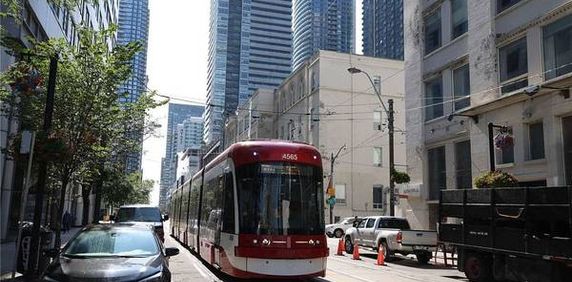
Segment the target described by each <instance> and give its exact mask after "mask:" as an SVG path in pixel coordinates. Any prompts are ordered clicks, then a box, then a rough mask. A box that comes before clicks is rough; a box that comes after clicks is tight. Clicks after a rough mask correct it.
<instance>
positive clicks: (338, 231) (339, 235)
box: [334, 228, 344, 238]
mask: <svg viewBox="0 0 572 282" xmlns="http://www.w3.org/2000/svg"><path fill="white" fill-rule="evenodd" d="M334 236H335V237H336V238H342V236H344V231H343V230H341V229H339V228H338V229H336V231H334Z"/></svg>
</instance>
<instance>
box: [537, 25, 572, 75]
mask: <svg viewBox="0 0 572 282" xmlns="http://www.w3.org/2000/svg"><path fill="white" fill-rule="evenodd" d="M544 71H546V79H551V78H555V77H558V76H561V75H563V74H567V73H569V72H572V15H570V16H567V17H565V18H562V19H560V20H558V21H556V22H554V23H552V24H549V25H547V26H546V27H544Z"/></svg>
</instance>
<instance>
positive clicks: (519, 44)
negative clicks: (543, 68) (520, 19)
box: [499, 37, 528, 94]
mask: <svg viewBox="0 0 572 282" xmlns="http://www.w3.org/2000/svg"><path fill="white" fill-rule="evenodd" d="M499 64H500V80H501V83H502V84H503V86H502V88H501V92H502V93H503V94H504V93H508V92H512V91H515V90H518V89H520V88H523V87H526V86H528V79H527V77H526V73H527V72H528V61H527V58H526V37H525V38H522V39H520V40H518V41H516V42H513V43H511V44H509V45H507V46H505V47H502V48H500V51H499Z"/></svg>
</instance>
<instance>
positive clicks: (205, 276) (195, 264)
mask: <svg viewBox="0 0 572 282" xmlns="http://www.w3.org/2000/svg"><path fill="white" fill-rule="evenodd" d="M193 266H194V267H195V269H196V270H198V271H199V273H200V274H201V275H202V276H203V277H204V278H207V279H208V278H209V277H208V276H207V274H206V273H204V271H203V270H202V269H201V268H200V267H199V266H198V265H197V263H196V262H193Z"/></svg>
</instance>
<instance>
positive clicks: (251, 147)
mask: <svg viewBox="0 0 572 282" xmlns="http://www.w3.org/2000/svg"><path fill="white" fill-rule="evenodd" d="M299 153H300V154H304V155H303V156H302V158H300V159H298V160H296V161H293V160H288V159H284V155H283V154H299ZM226 158H232V159H233V161H234V162H235V165H242V164H248V163H255V162H259V161H290V162H297V163H307V164H310V165H316V166H320V167H321V166H322V158H321V156H320V152H319V151H318V150H317V149H316V147H314V146H312V145H309V144H306V143H302V142H292V141H286V140H272V139H269V140H254V141H243V142H237V143H234V144H232V145H231V146H230V147H228V148H227V149H226V150H225V151H224V152H222V153H221V154H220V155H218V156H217V157H216V158H215V159H214V160H213V161H211V162H210V163H208V164H207V165H206V166H205V167H206V169H207V170H208V169H210V168H212V167H213V166H215V165H217V164H218V163H220V162H221V161H223V160H224V159H226Z"/></svg>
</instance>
